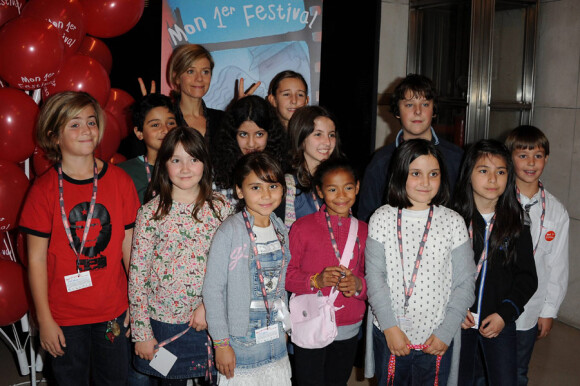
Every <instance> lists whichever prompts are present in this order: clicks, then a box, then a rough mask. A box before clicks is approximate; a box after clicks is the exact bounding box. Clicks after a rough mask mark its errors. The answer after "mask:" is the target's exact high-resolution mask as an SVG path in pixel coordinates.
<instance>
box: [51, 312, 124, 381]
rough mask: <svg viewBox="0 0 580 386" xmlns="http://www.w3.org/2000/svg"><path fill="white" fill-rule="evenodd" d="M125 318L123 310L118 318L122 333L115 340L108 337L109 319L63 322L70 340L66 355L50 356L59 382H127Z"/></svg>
mask: <svg viewBox="0 0 580 386" xmlns="http://www.w3.org/2000/svg"><path fill="white" fill-rule="evenodd" d="M124 319H125V313H124V312H123V314H122V315H120V316H119V317H118V318H117V323H119V326H120V327H121V333H120V335H119V336H118V337H116V338H115V340H114V341H113V343H111V342H110V341H109V340H107V339H106V338H105V331H106V329H107V322H102V323H93V324H82V325H79V326H61V329H62V332H63V334H64V338H65V340H66V347H64V348H63V350H64V355H63V356H61V357H56V358H52V357H51V360H50V362H51V366H52V371H53V373H54V377H55V379H56V383H57V384H58V385H59V386H67V385H71V386H88V385H89V384H94V385H99V386H101V385H118V386H124V385H125V382H126V381H127V369H128V368H129V355H128V351H127V344H128V343H127V338H125V332H126V331H127V329H126V328H125V327H123V321H124Z"/></svg>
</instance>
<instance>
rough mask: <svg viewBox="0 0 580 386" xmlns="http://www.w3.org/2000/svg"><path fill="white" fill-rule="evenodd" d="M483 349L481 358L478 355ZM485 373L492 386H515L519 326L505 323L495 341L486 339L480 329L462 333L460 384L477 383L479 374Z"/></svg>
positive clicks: (471, 329)
mask: <svg viewBox="0 0 580 386" xmlns="http://www.w3.org/2000/svg"><path fill="white" fill-rule="evenodd" d="M478 350H481V351H480V353H481V358H479V357H478V355H477V352H478ZM482 370H483V372H484V373H485V375H486V378H487V384H488V385H489V386H515V385H516V383H517V382H516V379H517V375H516V325H515V323H514V322H511V323H508V324H506V326H505V327H504V329H503V330H502V331H501V332H500V333H499V335H498V336H497V337H495V338H491V339H489V338H484V337H483V336H481V334H480V333H479V331H478V330H476V329H473V328H469V329H467V330H462V331H461V358H460V363H459V383H458V384H459V385H473V384H475V380H476V374H480V373H482Z"/></svg>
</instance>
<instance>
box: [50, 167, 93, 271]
mask: <svg viewBox="0 0 580 386" xmlns="http://www.w3.org/2000/svg"><path fill="white" fill-rule="evenodd" d="M94 163H95V168H94V174H93V194H92V196H91V203H90V205H89V213H87V219H86V220H85V230H84V232H83V238H82V240H81V247H80V249H79V250H78V251H77V249H76V248H75V243H74V241H73V238H72V233H71V230H70V223H69V222H68V218H67V216H66V210H65V208H64V187H63V185H64V178H63V173H62V163H59V164H58V165H57V171H58V198H59V203H60V214H61V216H62V225H64V231H65V232H66V236H67V238H68V242H69V243H70V247H71V248H72V250H73V251H74V253H75V255H76V257H77V272H80V271H81V269H80V256H81V253H82V252H83V249H84V247H85V242H86V241H87V236H88V235H89V229H90V228H91V219H92V218H93V213H94V212H95V203H96V202H97V181H98V179H99V171H98V168H97V161H94Z"/></svg>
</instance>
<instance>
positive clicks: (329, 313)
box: [290, 217, 358, 349]
mask: <svg viewBox="0 0 580 386" xmlns="http://www.w3.org/2000/svg"><path fill="white" fill-rule="evenodd" d="M357 233H358V220H357V219H356V218H354V217H351V223H350V227H349V230H348V239H347V241H346V245H345V247H344V251H343V252H342V257H341V259H340V265H343V266H345V267H348V264H349V262H350V260H351V259H352V256H353V249H354V243H355V240H356V235H357ZM338 294H339V291H338V290H337V289H336V288H332V290H331V291H330V294H329V295H328V296H324V295H323V294H322V291H318V293H315V294H306V295H298V296H296V294H292V296H291V297H290V319H291V320H292V343H294V344H296V345H297V346H299V347H302V348H306V349H314V348H323V347H326V346H328V345H329V344H331V343H332V342H333V341H334V338H336V335H337V334H338V329H337V327H336V319H335V312H336V311H338V310H340V309H342V308H343V307H344V306H343V307H335V306H334V301H335V300H336V298H337V297H338Z"/></svg>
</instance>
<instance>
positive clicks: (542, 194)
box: [516, 181, 546, 255]
mask: <svg viewBox="0 0 580 386" xmlns="http://www.w3.org/2000/svg"><path fill="white" fill-rule="evenodd" d="M538 186H539V187H540V205H541V206H542V215H541V216H540V234H539V235H538V241H536V245H535V246H534V255H535V254H536V249H538V244H540V239H541V238H542V228H543V227H544V218H545V217H546V191H545V190H544V184H542V182H541V181H538ZM516 193H517V195H516V196H517V198H518V202H519V203H520V205H521V203H522V200H521V199H520V189H519V188H518V187H517V186H516ZM536 203H537V201H535V202H533V203H531V204H528V205H530V207H531V206H532V205H534V204H536ZM526 206H527V205H526ZM530 207H528V209H527V210H526V213H527V214H528V216H529V214H530Z"/></svg>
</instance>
